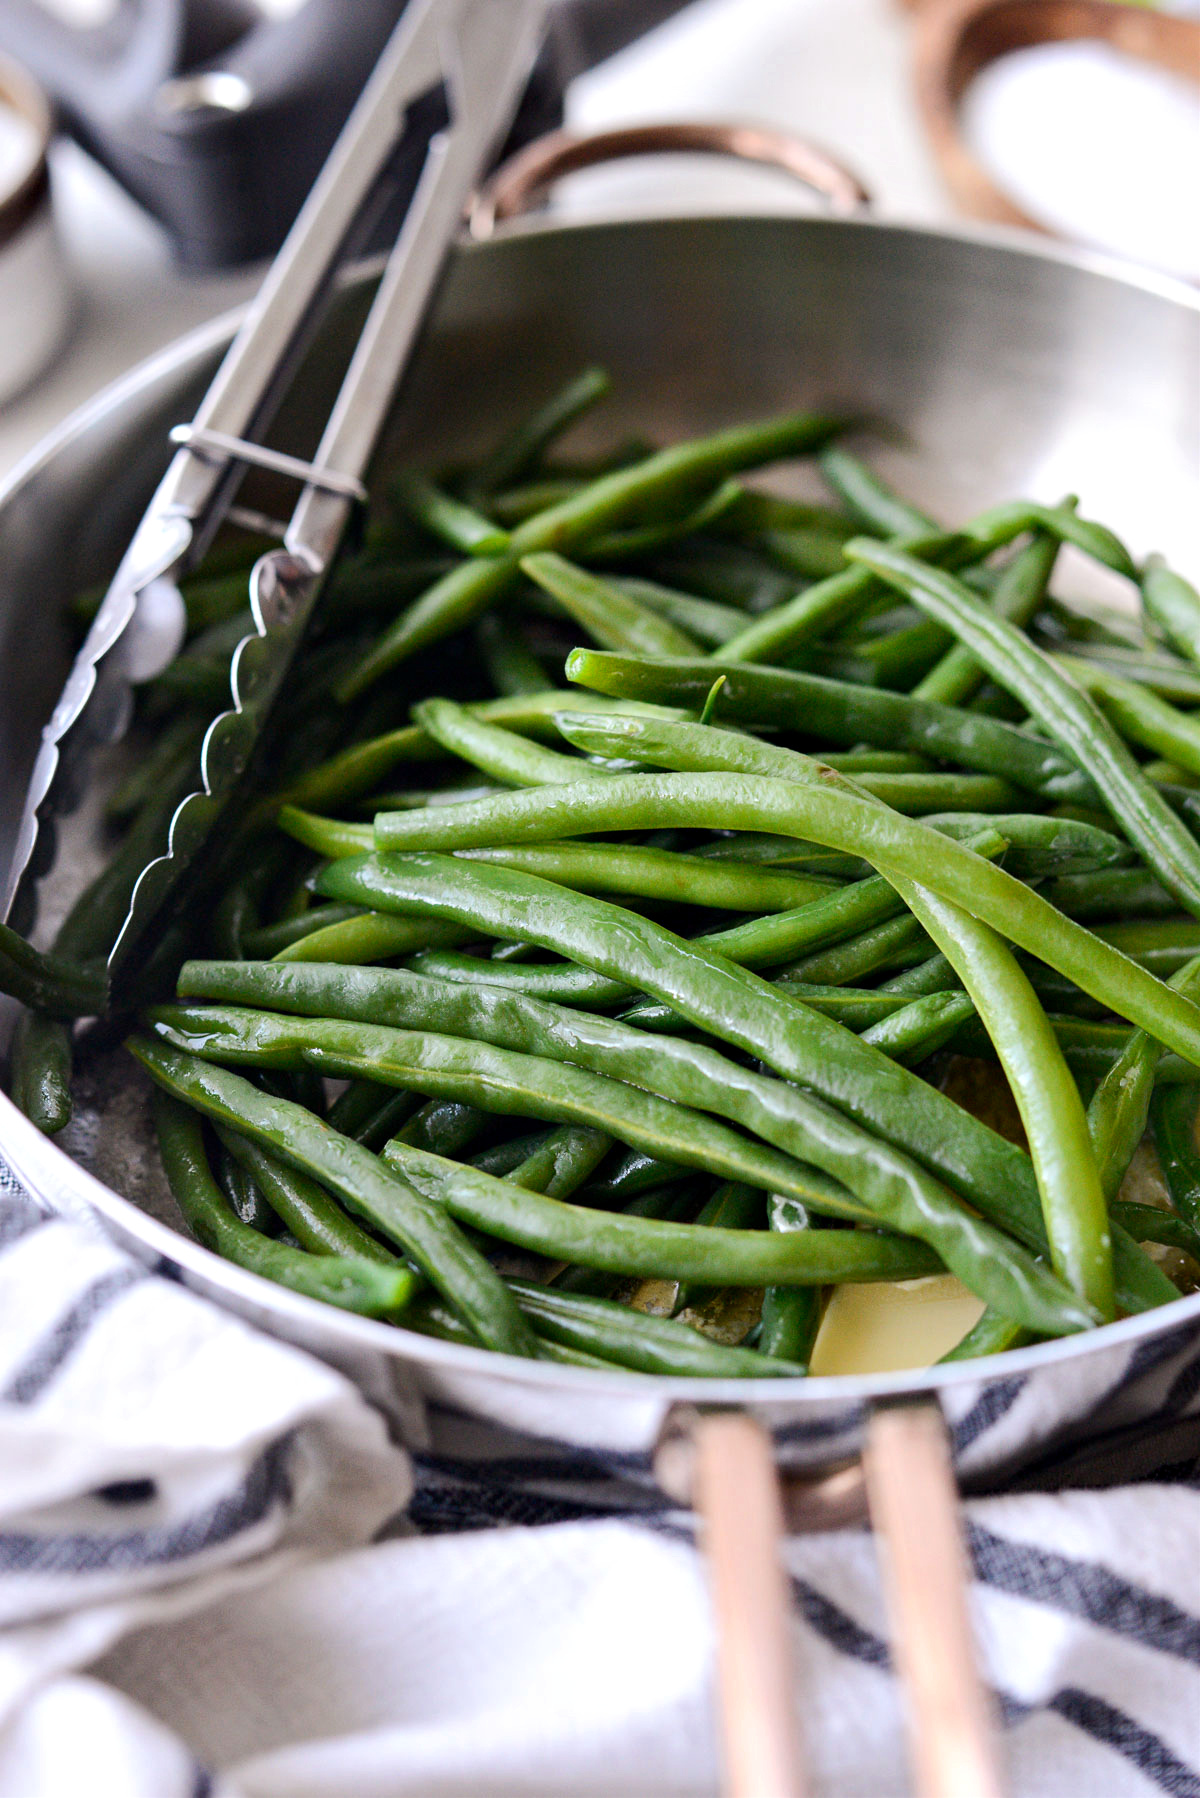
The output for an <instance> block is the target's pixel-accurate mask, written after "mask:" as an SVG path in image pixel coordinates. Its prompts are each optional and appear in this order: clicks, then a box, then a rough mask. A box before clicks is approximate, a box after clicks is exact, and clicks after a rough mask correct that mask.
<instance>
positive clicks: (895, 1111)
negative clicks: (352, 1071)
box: [322, 783, 1175, 1310]
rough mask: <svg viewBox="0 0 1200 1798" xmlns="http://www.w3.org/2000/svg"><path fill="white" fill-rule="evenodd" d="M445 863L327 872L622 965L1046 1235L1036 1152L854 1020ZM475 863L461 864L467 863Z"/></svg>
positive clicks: (409, 861)
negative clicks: (455, 871)
mask: <svg viewBox="0 0 1200 1798" xmlns="http://www.w3.org/2000/svg"><path fill="white" fill-rule="evenodd" d="M614 784H615V783H614ZM859 803H862V802H859ZM863 809H864V811H870V812H871V813H872V815H877V814H876V812H875V808H873V807H868V806H866V805H865V804H864V805H863ZM926 859H928V858H926ZM981 865H982V864H981ZM446 866H447V864H446V863H445V861H444V860H442V859H441V858H439V857H436V856H428V855H426V856H419V857H418V856H407V857H403V858H401V857H398V856H387V857H378V858H375V859H374V861H372V860H371V859H370V858H364V860H363V861H362V862H360V863H353V862H340V863H337V864H335V865H334V867H332V868H331V869H329V870H327V871H326V874H325V875H324V876H323V877H322V878H323V879H336V880H337V881H338V883H339V884H343V883H344V884H345V885H347V886H348V887H354V886H356V885H357V884H358V883H361V884H362V885H363V886H366V887H369V888H370V890H371V892H372V893H373V895H374V896H375V897H376V899H377V900H378V899H382V900H383V902H384V903H387V904H392V905H402V906H406V907H411V906H417V905H419V906H421V907H428V908H429V909H432V910H434V911H436V912H443V911H444V912H446V913H448V914H449V915H454V914H455V913H457V914H458V915H459V916H461V917H463V918H464V919H466V918H468V917H469V918H470V919H471V922H472V924H473V925H474V926H475V927H476V928H479V927H483V928H485V929H488V930H489V931H491V932H492V933H493V934H499V935H509V934H511V935H524V936H528V937H529V938H531V939H532V940H536V941H539V942H540V943H541V945H542V946H543V947H545V948H550V949H558V950H560V951H564V950H565V952H566V953H568V954H570V955H571V956H572V957H573V958H574V959H575V960H577V961H581V962H583V963H584V964H585V965H587V966H590V967H593V968H595V969H596V970H597V971H599V972H601V973H605V972H607V973H609V975H610V977H612V978H616V979H620V978H621V977H622V976H624V979H625V980H626V981H627V982H629V983H633V984H636V985H638V986H640V987H642V988H643V989H644V990H645V991H647V992H648V993H650V994H651V995H653V996H654V997H657V998H658V999H660V1000H661V1001H663V1002H665V1003H667V1004H670V1005H672V1006H673V1007H674V1008H675V1009H676V1010H678V1011H679V1012H680V1013H681V1015H682V1016H684V1017H685V1018H687V1019H688V1020H689V1021H690V1022H692V1023H694V1024H698V1025H699V1026H700V1027H702V1028H704V1029H707V1030H709V1031H711V1032H712V1034H714V1035H715V1036H718V1037H721V1038H723V1039H724V1040H726V1041H730V1042H733V1043H735V1044H736V1045H737V1046H739V1047H741V1048H743V1049H746V1050H748V1051H749V1052H750V1053H751V1054H754V1055H755V1056H757V1057H758V1058H760V1059H762V1060H764V1061H766V1062H767V1063H768V1065H769V1066H771V1067H773V1068H774V1069H775V1070H776V1071H777V1072H779V1073H781V1074H783V1075H784V1077H785V1078H786V1079H792V1080H799V1081H800V1082H802V1083H803V1084H805V1085H806V1086H808V1087H810V1088H811V1089H812V1090H813V1091H815V1092H817V1093H819V1094H821V1095H822V1096H823V1097H825V1098H828V1099H830V1100H831V1101H832V1102H833V1103H834V1104H836V1105H838V1106H839V1107H841V1108H842V1109H843V1110H845V1111H847V1112H848V1113H849V1115H850V1116H852V1117H854V1118H856V1119H857V1120H858V1121H859V1122H861V1123H864V1124H866V1125H868V1126H869V1127H870V1128H872V1129H873V1130H875V1131H876V1132H877V1133H878V1134H879V1135H880V1136H881V1137H883V1138H884V1139H885V1140H886V1141H891V1142H893V1143H895V1145H896V1146H897V1147H900V1148H903V1149H905V1150H907V1151H908V1152H909V1153H911V1154H913V1155H915V1156H916V1158H917V1159H918V1160H919V1161H922V1162H924V1163H925V1165H926V1166H928V1167H930V1168H932V1169H933V1170H934V1171H935V1172H936V1173H938V1174H940V1175H941V1177H942V1178H944V1179H946V1180H947V1182H948V1183H949V1184H950V1185H951V1186H953V1187H955V1188H956V1189H957V1190H959V1191H961V1192H963V1193H964V1195H965V1196H967V1197H968V1198H970V1199H971V1201H972V1203H974V1204H976V1205H977V1206H978V1208H979V1209H980V1210H981V1211H983V1212H984V1213H985V1215H986V1216H988V1217H989V1218H990V1219H991V1220H992V1221H993V1222H996V1223H999V1224H1000V1225H1001V1227H1002V1228H1004V1229H1007V1230H1009V1231H1010V1232H1011V1233H1012V1234H1013V1235H1014V1236H1016V1237H1017V1238H1018V1240H1020V1241H1022V1242H1024V1243H1026V1244H1027V1245H1029V1246H1033V1247H1039V1246H1041V1245H1042V1244H1043V1243H1044V1235H1043V1233H1042V1225H1041V1215H1040V1203H1039V1200H1038V1196H1037V1187H1036V1183H1035V1181H1034V1179H1033V1169H1032V1166H1031V1164H1030V1162H1029V1160H1028V1158H1027V1157H1026V1156H1025V1155H1023V1154H1022V1153H1021V1151H1020V1150H1018V1149H1015V1148H1014V1147H1013V1145H1011V1144H1009V1143H1006V1142H1004V1141H1003V1139H1002V1138H1000V1137H999V1136H997V1135H996V1133H995V1132H994V1131H992V1130H989V1129H988V1128H987V1127H986V1126H985V1125H983V1124H981V1123H979V1121H978V1120H977V1119H975V1118H972V1117H971V1116H970V1115H969V1114H968V1113H966V1112H963V1111H962V1110H961V1109H960V1108H959V1107H958V1106H956V1105H955V1104H954V1103H953V1101H952V1100H949V1099H947V1098H945V1096H944V1095H942V1094H940V1093H938V1092H936V1091H935V1090H934V1089H933V1088H931V1087H929V1086H927V1085H926V1084H925V1083H924V1082H923V1081H921V1080H919V1079H918V1077H917V1076H916V1075H913V1074H910V1073H908V1071H907V1070H905V1069H903V1068H901V1067H899V1066H898V1065H897V1064H896V1063H895V1062H891V1061H889V1060H888V1059H887V1057H886V1056H882V1055H880V1054H879V1053H878V1051H876V1050H873V1049H871V1047H870V1045H869V1044H863V1043H862V1042H861V1041H860V1040H859V1039H858V1038H856V1037H854V1036H853V1035H852V1033H850V1032H848V1031H844V1030H842V1029H841V1027H840V1026H838V1025H836V1024H834V1023H833V1022H832V1021H831V1020H829V1019H827V1018H823V1017H820V1016H819V1015H818V1014H817V1013H815V1012H810V1011H808V1010H807V1008H805V1007H804V1006H803V1005H800V1004H797V1003H796V1002H795V1001H794V1000H792V999H789V998H788V997H787V996H785V995H782V994H780V993H777V992H776V991H775V989H773V988H772V987H770V986H767V985H766V984H765V983H764V982H761V981H759V980H758V979H757V978H756V977H755V976H753V975H751V974H748V973H746V972H745V971H744V970H742V969H738V968H735V967H733V966H731V965H730V964H728V963H727V962H725V961H724V960H723V959H722V958H720V957H716V956H712V955H711V954H707V953H701V952H700V951H698V949H697V945H696V944H695V943H691V944H687V945H680V944H679V939H677V938H673V937H671V936H670V934H669V933H668V932H666V931H663V930H662V929H661V928H660V927H658V926H655V925H652V924H650V923H649V921H648V920H645V919H641V918H636V917H634V916H633V915H632V914H628V913H624V912H621V911H620V910H619V908H614V907H611V906H609V905H608V904H606V903H605V902H604V901H602V900H597V899H590V898H584V897H583V896H582V895H577V894H576V895H569V894H567V893H565V892H564V891H563V890H562V889H560V888H553V887H550V886H549V885H548V884H547V883H545V882H540V881H536V880H533V879H532V878H531V877H530V876H527V875H516V874H514V873H512V872H511V871H508V870H500V869H483V868H472V869H470V874H469V876H468V877H467V878H466V879H462V880H456V881H455V883H454V892H453V894H451V893H450V891H449V890H448V883H447V880H446V875H445V872H444V870H445V868H446ZM468 866H469V864H464V865H463V872H464V874H466V872H467V868H468ZM1014 884H1016V883H1014ZM1021 890H1022V891H1024V889H1021ZM385 896H386V897H385ZM547 899H549V900H550V903H549V904H545V903H544V901H545V900H547ZM610 920H611V922H610ZM616 922H619V923H620V924H621V925H623V929H622V930H621V932H620V936H619V938H618V939H617V941H618V943H619V948H617V947H615V945H614V933H613V932H612V929H611V923H616ZM681 947H682V948H683V949H684V950H685V953H684V954H683V955H682V956H681V955H680V948H681ZM1169 996H1170V997H1172V998H1173V997H1175V996H1174V995H1169ZM909 1082H911V1086H910V1085H909V1084H908V1083H909ZM1118 1247H1119V1249H1120V1266H1119V1270H1118V1271H1119V1276H1120V1282H1121V1284H1120V1287H1119V1296H1120V1302H1121V1304H1122V1307H1123V1308H1124V1309H1126V1310H1137V1309H1144V1308H1146V1306H1147V1305H1149V1304H1154V1303H1157V1302H1159V1300H1158V1299H1157V1298H1156V1297H1155V1296H1154V1294H1155V1292H1156V1291H1157V1290H1158V1288H1157V1286H1156V1283H1155V1280H1154V1276H1156V1275H1157V1269H1155V1268H1154V1267H1153V1264H1152V1263H1149V1262H1145V1261H1144V1257H1143V1258H1141V1259H1139V1258H1138V1256H1137V1254H1136V1251H1134V1252H1133V1253H1130V1245H1128V1244H1125V1243H1119V1244H1118ZM1143 1262H1144V1265H1143ZM1147 1287H1148V1288H1149V1290H1148V1291H1147V1290H1144V1289H1145V1288H1147Z"/></svg>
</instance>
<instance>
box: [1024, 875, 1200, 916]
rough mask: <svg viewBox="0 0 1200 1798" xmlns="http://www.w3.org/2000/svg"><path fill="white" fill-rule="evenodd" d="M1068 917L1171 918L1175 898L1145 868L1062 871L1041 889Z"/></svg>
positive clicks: (1173, 913)
mask: <svg viewBox="0 0 1200 1798" xmlns="http://www.w3.org/2000/svg"><path fill="white" fill-rule="evenodd" d="M1043 891H1044V893H1045V896H1046V898H1047V899H1048V900H1049V901H1050V903H1051V905H1053V906H1055V907H1056V908H1057V910H1059V911H1063V912H1066V914H1067V916H1068V917H1071V918H1081V919H1094V918H1114V919H1117V918H1130V917H1134V918H1137V917H1147V916H1150V917H1173V916H1174V915H1175V911H1176V905H1175V901H1174V899H1173V898H1172V897H1171V895H1170V893H1168V892H1167V891H1166V889H1165V887H1161V886H1160V885H1159V883H1158V881H1157V880H1155V878H1154V876H1153V875H1152V874H1147V872H1146V870H1145V869H1144V868H1103V869H1098V870H1097V871H1096V872H1094V873H1090V874H1064V875H1061V876H1060V877H1059V878H1058V879H1057V880H1052V881H1050V883H1049V884H1048V885H1047V886H1046V887H1045V888H1044V889H1043Z"/></svg>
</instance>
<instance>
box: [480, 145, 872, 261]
mask: <svg viewBox="0 0 1200 1798" xmlns="http://www.w3.org/2000/svg"><path fill="white" fill-rule="evenodd" d="M680 151H686V152H689V153H693V154H694V153H696V152H699V153H701V154H704V155H709V156H730V157H733V158H734V160H736V161H738V162H756V163H760V164H762V165H763V166H764V167H766V168H774V169H781V170H782V171H783V172H784V173H785V174H788V175H791V176H792V177H793V178H794V179H795V180H797V181H799V182H801V183H802V184H803V185H804V186H805V187H808V188H811V189H812V190H813V192H814V193H817V194H820V195H821V197H822V198H823V199H824V200H825V201H827V203H828V205H829V209H830V211H831V212H837V213H853V212H859V211H861V210H862V209H863V207H864V206H866V205H867V204H868V203H869V199H870V196H869V195H868V193H867V190H866V188H865V187H864V186H863V184H862V182H861V181H860V180H859V179H858V177H857V175H854V174H852V173H851V172H850V170H849V169H848V168H846V167H845V166H844V165H843V164H842V163H840V162H837V161H835V160H834V158H833V157H832V156H830V155H828V154H827V153H826V152H825V151H824V150H819V149H817V148H816V146H815V145H814V144H810V143H806V142H805V140H804V139H803V138H799V137H793V136H792V134H791V133H790V132H787V131H776V130H774V129H772V128H771V127H770V126H768V125H723V124H711V123H707V122H705V121H702V120H697V121H694V122H681V123H679V124H671V125H632V126H628V127H626V128H625V129H624V130H620V131H595V132H591V133H589V134H587V135H583V136H581V135H579V134H577V133H575V132H572V131H552V132H550V133H549V134H548V135H547V136H546V137H539V138H538V139H537V141H536V143H532V144H530V145H529V146H528V147H527V148H526V149H524V150H519V151H518V152H517V154H516V155H515V156H511V157H510V158H509V160H508V161H507V162H506V163H504V164H503V165H502V166H501V167H500V168H498V169H497V170H496V172H495V174H494V175H493V176H492V177H491V179H490V180H489V181H488V182H487V184H486V186H484V187H483V188H482V189H481V190H480V192H479V194H478V196H477V197H476V199H475V202H474V204H473V206H472V208H471V213H470V219H469V228H470V232H471V236H472V237H490V236H491V233H492V229H493V227H494V226H495V225H497V224H499V223H501V222H502V221H503V220H504V219H511V218H517V217H519V216H520V214H522V213H524V212H529V211H531V210H532V208H533V207H534V206H535V205H536V204H537V202H538V201H539V200H540V199H541V198H542V197H543V196H544V195H545V194H546V193H547V192H548V191H549V190H550V188H551V187H553V186H554V184H555V182H556V181H560V180H562V178H563V177H564V176H565V175H572V174H574V173H575V172H576V171H577V170H578V169H587V168H593V167H595V166H596V165H597V164H599V163H604V162H616V161H619V160H621V159H622V158H624V157H627V156H653V155H659V154H662V153H664V152H680Z"/></svg>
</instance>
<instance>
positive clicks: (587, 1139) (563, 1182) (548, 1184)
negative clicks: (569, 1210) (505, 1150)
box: [507, 1124, 613, 1199]
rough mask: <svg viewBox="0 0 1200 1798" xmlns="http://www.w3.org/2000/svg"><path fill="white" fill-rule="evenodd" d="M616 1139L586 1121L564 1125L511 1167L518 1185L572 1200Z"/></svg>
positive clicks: (514, 1182) (551, 1132) (509, 1175)
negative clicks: (573, 1195) (585, 1122)
mask: <svg viewBox="0 0 1200 1798" xmlns="http://www.w3.org/2000/svg"><path fill="white" fill-rule="evenodd" d="M612 1143H613V1139H612V1137H611V1136H607V1135H606V1134H605V1133H604V1131H603V1130H594V1129H592V1128H591V1127H590V1126H588V1125H586V1124H560V1125H559V1127H558V1128H557V1129H556V1130H551V1131H549V1132H548V1133H547V1134H546V1135H545V1136H544V1137H543V1138H542V1140H541V1142H540V1143H539V1144H538V1145H537V1147H536V1148H534V1149H531V1150H530V1152H529V1154H528V1155H526V1156H524V1157H523V1158H522V1159H521V1160H520V1161H519V1162H518V1163H517V1164H516V1165H515V1166H514V1167H513V1168H512V1170H511V1172H510V1173H509V1174H508V1176H507V1178H508V1179H510V1180H511V1181H512V1183H513V1185H514V1186H524V1187H527V1188H528V1190H529V1191H530V1192H541V1193H545V1195H546V1197H547V1198H548V1199H569V1198H570V1197H571V1194H572V1193H573V1192H576V1191H578V1189H579V1188H580V1187H581V1186H583V1185H584V1184H585V1183H586V1182H587V1181H588V1180H589V1179H590V1178H591V1176H592V1175H593V1174H594V1173H595V1171H596V1169H597V1168H598V1167H599V1165H600V1163H601V1162H602V1161H603V1160H604V1157H605V1156H606V1155H607V1154H608V1151H609V1150H610V1149H611V1148H612Z"/></svg>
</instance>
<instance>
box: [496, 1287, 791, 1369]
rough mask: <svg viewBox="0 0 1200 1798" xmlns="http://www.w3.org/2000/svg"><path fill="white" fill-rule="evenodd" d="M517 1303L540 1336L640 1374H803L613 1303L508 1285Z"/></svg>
mask: <svg viewBox="0 0 1200 1798" xmlns="http://www.w3.org/2000/svg"><path fill="white" fill-rule="evenodd" d="M510 1285H511V1287H512V1290H513V1291H514V1292H515V1293H516V1295H517V1303H518V1304H519V1305H520V1307H521V1309H522V1311H523V1312H524V1313H525V1315H526V1317H528V1318H529V1320H530V1322H531V1323H533V1324H534V1325H535V1327H536V1328H537V1330H538V1332H539V1334H541V1335H543V1336H548V1337H549V1338H550V1340H551V1341H553V1342H561V1343H563V1344H565V1345H566V1346H567V1347H569V1348H577V1349H583V1350H584V1351H585V1352H586V1353H590V1354H595V1355H598V1356H600V1357H601V1359H603V1360H606V1361H613V1362H615V1363H617V1365H619V1366H621V1367H632V1368H636V1369H637V1370H638V1372H639V1373H657V1374H675V1375H680V1376H684V1377H693V1378H695V1377H699V1378H712V1379H771V1378H776V1379H780V1378H786V1377H787V1376H788V1375H795V1374H803V1372H804V1368H803V1367H802V1366H800V1365H799V1364H794V1363H790V1362H786V1361H784V1360H782V1359H773V1358H769V1357H768V1356H766V1355H762V1354H759V1353H757V1352H756V1351H755V1350H754V1349H747V1348H730V1347H728V1346H726V1344H724V1343H720V1342H713V1341H712V1340H711V1338H709V1337H707V1336H704V1335H702V1334H701V1333H700V1331H699V1330H694V1329H692V1328H691V1327H690V1326H689V1325H688V1324H684V1323H677V1322H676V1321H675V1320H674V1319H673V1318H670V1317H654V1316H652V1315H650V1314H649V1313H647V1312H644V1311H635V1310H633V1309H632V1308H631V1307H630V1306H628V1305H618V1304H614V1303H613V1301H612V1300H611V1299H602V1298H589V1297H584V1296H582V1295H580V1294H576V1293H567V1292H560V1291H558V1290H556V1289H555V1288H554V1287H552V1286H533V1285H530V1284H529V1283H528V1282H527V1281H525V1280H513V1281H511V1282H510Z"/></svg>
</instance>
